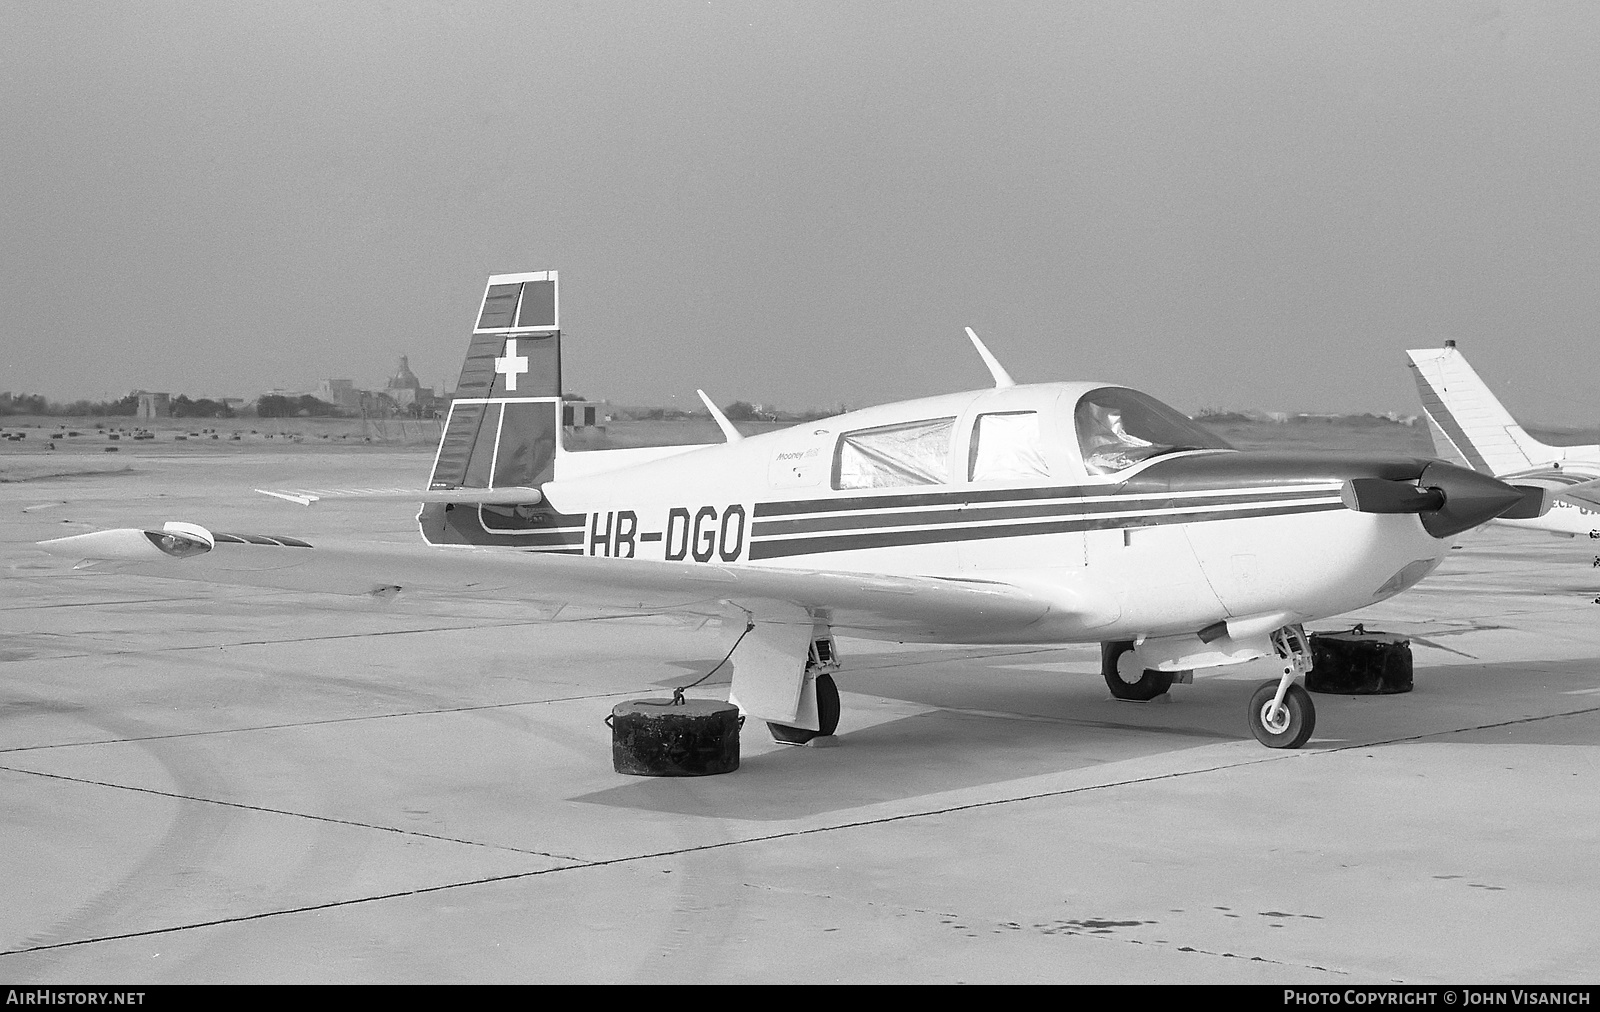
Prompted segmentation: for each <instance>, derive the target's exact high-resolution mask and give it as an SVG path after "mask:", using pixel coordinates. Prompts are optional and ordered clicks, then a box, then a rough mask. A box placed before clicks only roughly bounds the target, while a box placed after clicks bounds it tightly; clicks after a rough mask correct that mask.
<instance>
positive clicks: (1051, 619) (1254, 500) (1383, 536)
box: [42, 271, 1537, 748]
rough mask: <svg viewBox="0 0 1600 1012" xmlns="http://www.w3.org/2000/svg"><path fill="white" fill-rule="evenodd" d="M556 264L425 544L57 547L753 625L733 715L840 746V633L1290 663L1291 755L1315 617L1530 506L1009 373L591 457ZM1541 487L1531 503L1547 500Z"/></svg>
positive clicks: (496, 355) (540, 283) (253, 574)
mask: <svg viewBox="0 0 1600 1012" xmlns="http://www.w3.org/2000/svg"><path fill="white" fill-rule="evenodd" d="M557 280H558V279H557V274H556V272H555V271H547V272H538V273H529V274H502V275H494V276H491V277H490V278H489V281H488V285H487V287H486V289H485V291H484V295H483V300H482V303H481V305H480V308H479V312H478V316H477V324H476V326H475V327H474V328H473V332H472V337H471V341H470V344H469V346H468V349H467V356H466V362H465V364H464V365H463V367H462V371H461V378H460V382H459V383H458V385H457V387H456V396H455V400H454V402H453V404H452V405H451V408H450V413H449V416H448V417H447V419H446V421H445V425H444V431H443V434H442V438H441V440H440V444H439V449H438V453H437V456H436V457H435V460H434V465H433V473H432V476H431V478H430V480H429V482H428V487H427V489H425V490H415V489H412V490H406V489H288V490H260V491H266V492H267V494H270V495H277V496H279V497H281V498H285V499H289V500H291V501H294V502H299V503H305V504H311V503H314V502H320V501H323V500H332V499H341V498H342V499H355V500H362V499H365V500H384V499H404V500H410V501H420V502H421V503H422V508H421V511H420V512H419V513H418V515H417V523H418V526H419V528H420V530H421V534H422V540H423V541H424V542H425V543H426V544H425V545H418V546H393V545H370V544H369V545H360V544H357V545H342V546H341V545H331V544H318V545H315V546H313V545H312V544H310V543H309V542H307V541H303V540H300V539H295V538H287V537H274V538H268V537H262V536H258V535H248V534H227V533H215V532H212V531H209V530H207V529H205V528H203V527H200V526H198V525H194V524H188V523H182V522H172V523H167V524H166V525H165V526H164V527H163V528H161V529H159V530H154V529H152V530H142V529H137V528H128V529H121V530H107V531H97V532H93V533H88V534H80V535H76V536H73V537H67V538H61V539H57V540H54V541H47V542H43V543H42V544H43V546H44V547H45V548H46V549H47V550H48V551H50V552H52V553H54V554H56V555H59V556H65V557H68V558H72V559H76V560H80V564H81V565H86V566H88V567H90V568H91V569H101V568H110V569H112V570H114V571H119V572H130V573H136V574H140V575H149V576H164V577H176V578H180V579H193V580H202V581H211V582H218V583H242V584H255V585H263V586H270V587H278V588H288V589H299V590H305V591H324V592H336V593H348V594H373V595H377V596H379V597H389V596H392V595H394V594H405V593H407V591H418V592H422V593H444V594H456V595H464V596H476V597H479V598H488V599H496V600H528V601H530V602H559V603H573V604H588V605H595V604H597V605H601V606H605V607H612V608H617V609H626V610H628V611H640V610H654V611H662V612H667V611H675V610H677V611H704V610H708V609H709V610H717V611H720V612H721V613H724V614H731V615H738V614H740V613H742V614H743V617H744V618H745V620H746V627H745V631H744V635H743V636H742V637H741V638H740V639H739V641H738V642H737V643H736V644H735V646H734V648H733V650H732V651H731V659H732V663H733V683H732V687H731V693H730V699H731V700H732V701H733V702H734V703H736V704H737V705H738V706H739V707H740V708H741V710H743V711H744V712H745V713H746V714H748V715H751V716H754V717H757V718H758V719H761V720H764V721H766V722H767V723H768V725H769V727H770V729H771V730H772V732H773V734H774V737H775V738H777V739H778V740H779V741H784V742H789V743H793V744H800V743H804V742H806V741H808V740H810V739H811V738H813V737H815V736H818V735H830V734H833V733H834V731H835V729H836V727H837V724H838V720H839V695H838V690H837V687H836V685H835V684H834V680H833V678H832V672H834V671H836V670H837V669H838V655H837V651H836V649H835V646H834V634H835V633H845V634H849V635H854V636H860V637H866V638H876V639H888V640H898V641H919V642H935V643H990V644H993V643H1051V644H1059V643H1089V642H1098V643H1100V644H1102V648H1101V657H1102V673H1103V675H1104V677H1105V680H1106V684H1107V685H1108V686H1109V687H1110V690H1111V693H1112V694H1113V695H1114V696H1115V697H1117V698H1119V699H1128V700H1148V699H1152V698H1154V697H1156V696H1158V695H1160V694H1161V693H1164V692H1166V691H1167V690H1168V688H1169V686H1171V685H1172V684H1173V683H1174V682H1175V681H1176V682H1187V681H1190V680H1191V677H1192V673H1193V670H1194V669H1196V668H1204V667H1211V666H1216V665H1225V664H1234V663H1238V662H1243V661H1247V660H1251V659H1253V658H1257V657H1262V656H1267V655H1275V656H1276V657H1277V658H1278V660H1279V662H1280V663H1281V666H1282V671H1283V674H1282V676H1281V677H1279V678H1276V679H1273V680H1270V681H1267V682H1266V683H1264V684H1263V685H1262V686H1261V687H1260V688H1259V689H1258V690H1257V691H1256V692H1255V694H1254V696H1253V697H1252V698H1251V701H1250V704H1249V708H1248V712H1247V717H1248V721H1249V725H1250V729H1251V731H1252V733H1253V734H1254V735H1255V737H1256V738H1257V739H1258V740H1260V741H1261V742H1262V743H1263V744H1265V745H1267V746H1269V747H1273V748H1298V747H1299V746H1301V745H1302V744H1304V743H1305V742H1306V741H1307V739H1309V737H1310V735H1311V733H1312V730H1313V728H1314V726H1315V722H1316V712H1315V708H1314V707H1313V705H1312V702H1311V697H1310V695H1309V694H1308V693H1307V692H1306V690H1305V689H1304V688H1303V687H1302V686H1300V685H1299V684H1296V682H1295V678H1296V677H1297V676H1300V675H1303V674H1304V673H1305V672H1307V671H1309V670H1310V667H1311V659H1310V650H1309V648H1308V645H1307V640H1306V637H1305V635H1304V632H1303V630H1302V623H1304V622H1306V621H1310V620H1313V619H1320V618H1325V617H1328V616H1331V615H1337V614H1340V613H1342V612H1346V611H1350V610H1352V609H1355V608H1360V607H1363V606H1366V605H1369V604H1371V603H1373V602H1375V601H1380V600H1383V599H1384V598H1387V597H1389V596H1391V595H1393V594H1398V593H1400V592H1401V591H1403V590H1405V589H1406V588H1408V587H1410V586H1411V585H1412V584H1414V583H1416V582H1417V581H1418V580H1420V579H1422V578H1423V577H1424V576H1426V575H1427V574H1428V573H1429V572H1431V571H1432V570H1433V568H1434V567H1435V566H1437V565H1438V564H1439V562H1440V560H1442V559H1443V558H1444V557H1445V555H1446V554H1447V553H1448V551H1449V549H1450V544H1451V539H1452V538H1453V537H1454V536H1455V535H1457V534H1460V533H1461V532H1463V531H1466V530H1468V529H1470V528H1472V527H1475V526H1477V525H1479V524H1482V523H1484V522H1485V521H1487V520H1489V519H1491V518H1493V517H1496V516H1500V515H1502V514H1503V513H1505V512H1506V511H1508V510H1512V509H1515V508H1519V507H1522V506H1524V505H1525V501H1526V500H1527V498H1528V495H1529V494H1530V490H1524V489H1518V488H1514V487H1512V486H1511V485H1509V484H1507V483H1505V482H1502V481H1500V480H1498V479H1496V478H1494V477H1491V476H1488V475H1483V474H1478V473H1476V472H1475V471H1473V470H1471V469H1468V468H1462V467H1457V466H1455V465H1453V464H1449V463H1446V462H1444V461H1438V460H1429V459H1420V458H1412V457H1403V456H1367V455H1353V454H1337V453H1335V454H1318V455H1311V454H1281V453H1262V452H1254V451H1248V452H1247V451H1239V450H1235V449H1233V448H1231V447H1230V446H1229V445H1228V444H1227V443H1226V442H1224V441H1223V440H1222V439H1220V438H1219V437H1217V436H1216V435H1215V434H1213V433H1211V432H1209V431H1207V430H1206V429H1205V428H1203V427H1202V426H1200V425H1197V424H1196V423H1194V422H1193V421H1191V420H1189V419H1188V418H1187V417H1186V416H1184V415H1183V414H1182V413H1180V412H1178V411H1176V410H1174V409H1173V408H1171V407H1168V406H1167V405H1165V404H1163V403H1161V402H1160V401H1158V400H1156V399H1155V398H1153V397H1150V396H1148V395H1147V394H1143V393H1140V392H1138V391H1137V390H1133V389H1130V388H1128V387H1124V386H1118V385H1115V384H1110V383H1085V382H1066V383H1037V384H1018V383H1015V382H1014V381H1013V380H1012V378H1011V376H1010V375H1009V374H1008V373H1007V372H1006V370H1005V369H1004V367H1002V366H1001V364H1000V363H999V362H998V361H997V360H996V359H995V357H994V355H992V354H991V353H990V351H989V349H988V348H987V347H985V346H984V344H983V342H982V341H981V340H979V338H978V336H977V335H976V334H974V333H973V332H972V330H971V329H970V328H969V329H968V330H967V334H968V337H969V338H970V339H971V340H972V343H973V345H974V347H975V348H976V350H977V352H978V355H979V356H980V357H981V358H982V360H983V362H984V363H985V365H986V366H987V367H988V370H989V373H990V375H991V376H992V377H993V381H994V382H993V386H992V387H990V388H987V389H980V390H972V391H968V392H965V393H954V394H945V395H942V396H936V397H926V398H922V399H919V400H911V401H903V402H900V403H895V404H885V405H881V406H878V407H872V408H866V409H863V410H859V411H851V412H847V413H845V414H841V415H838V416H836V417H832V418H827V419H823V420H820V421H813V422H805V423H803V424H800V425H796V426H794V427H792V428H787V429H782V430H779V431H775V432H768V433H764V434H761V435H754V436H748V437H746V436H741V434H740V433H739V431H738V430H737V429H736V428H735V427H734V426H733V424H732V423H731V422H730V421H729V420H728V419H727V417H726V416H725V415H724V414H723V413H722V412H720V411H719V410H718V409H717V408H716V406H715V405H714V404H713V403H712V402H711V400H710V398H707V397H706V396H705V394H704V393H701V398H702V399H703V400H704V401H705V403H706V407H707V408H708V409H709V411H710V412H711V415H712V417H713V418H714V419H715V420H716V421H717V423H718V425H719V426H720V428H721V429H722V432H723V434H724V436H725V441H724V442H722V443H720V444H711V445H700V446H664V447H648V448H638V449H616V450H590V451H573V450H569V449H567V448H566V447H565V446H564V440H563V433H562V385H561V337H560V334H561V331H560V316H559V307H560V302H559V298H558V292H557ZM1531 494H1533V495H1534V496H1535V498H1537V491H1536V490H1533V491H1532V493H1531Z"/></svg>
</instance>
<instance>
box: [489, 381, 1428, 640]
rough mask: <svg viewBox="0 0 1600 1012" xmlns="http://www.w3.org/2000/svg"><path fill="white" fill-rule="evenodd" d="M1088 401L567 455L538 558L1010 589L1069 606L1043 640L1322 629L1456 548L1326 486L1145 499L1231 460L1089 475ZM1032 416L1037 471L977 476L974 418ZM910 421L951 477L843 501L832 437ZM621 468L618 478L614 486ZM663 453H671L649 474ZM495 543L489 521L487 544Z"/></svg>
mask: <svg viewBox="0 0 1600 1012" xmlns="http://www.w3.org/2000/svg"><path fill="white" fill-rule="evenodd" d="M1094 386H1095V385H1094V384H1081V383H1055V384H1038V385H1031V386H1019V387H1012V388H1005V389H996V390H985V391H974V392H967V393H961V394H951V395H946V396H941V397H933V398H927V399H924V400H920V401H911V402H902V403H899V404H892V405H885V406H882V407H878V408H870V409H866V410H862V411H857V412H852V413H849V414H846V415H841V416H838V417H834V418H829V419H825V420H822V421H818V422H809V423H804V424H801V425H797V426H794V427H792V428H789V429H784V430H781V431H777V432H771V433H767V434H764V435H759V436H751V437H748V438H745V439H742V440H739V441H736V442H732V443H727V444H722V445H714V446H704V447H695V448H688V449H684V450H673V451H665V450H664V451H653V452H652V453H641V452H638V451H599V452H591V453H582V454H564V455H563V456H561V457H558V458H557V471H556V480H555V481H553V482H550V483H548V484H547V485H545V487H544V494H545V497H546V500H547V502H548V504H549V505H550V506H551V507H553V508H554V509H555V510H557V511H559V514H560V515H561V516H562V517H563V519H561V520H560V521H559V522H558V524H557V526H556V527H555V528H552V529H550V536H549V538H548V544H547V545H546V546H544V547H543V549H542V550H548V551H558V552H562V553H564V554H584V555H604V556H613V557H616V556H622V557H633V558H642V559H665V560H683V561H693V562H701V563H708V564H715V565H722V566H729V565H756V566H767V567H784V568H797V569H810V570H831V571H846V572H861V573H896V574H916V575H922V576H934V577H943V578H948V579H953V580H976V581H983V580H994V581H1003V582H1006V583H1010V584H1015V585H1022V586H1027V587H1030V588H1033V589H1036V590H1040V591H1043V592H1046V593H1047V594H1048V595H1055V596H1056V597H1057V598H1058V599H1059V600H1061V601H1062V602H1063V604H1064V605H1070V607H1063V609H1062V610H1061V612H1060V615H1059V616H1055V617H1049V618H1047V619H1046V620H1044V621H1042V622H1041V623H1039V624H1038V625H1037V626H1036V627H1034V628H1031V629H1029V630H1028V631H1027V634H1026V635H1025V636H1020V637H1019V636H1010V637H1008V638H1009V639H1027V640H1030V641H1039V642H1072V641H1079V642H1088V641H1108V640H1119V639H1130V640H1131V639H1136V638H1142V637H1162V636H1168V635H1178V634H1183V633H1193V632H1194V631H1195V630H1197V629H1201V628H1203V627H1206V626H1209V625H1212V624H1213V623H1218V622H1247V621H1249V620H1252V619H1256V618H1261V617H1269V618H1271V619H1272V620H1273V622H1274V624H1275V625H1285V624H1291V623H1295V622H1303V621H1308V620H1312V619H1317V618H1322V617H1326V616H1329V615H1335V614H1339V613H1341V612H1345V611H1350V610H1352V609H1355V608H1360V607H1363V606H1365V605H1368V604H1371V603H1372V602H1374V601H1377V600H1381V599H1383V598H1385V597H1388V596H1390V595H1392V594H1395V593H1398V592H1400V591H1401V590H1404V589H1405V588H1406V587H1408V586H1410V585H1411V584H1413V583H1415V582H1416V581H1417V580H1419V579H1421V578H1422V577H1423V576H1424V575H1426V574H1427V573H1428V572H1429V571H1431V570H1432V568H1433V567H1434V566H1435V565H1437V563H1438V562H1439V561H1440V560H1441V559H1442V558H1443V557H1444V556H1445V554H1446V553H1447V552H1448V551H1449V548H1450V541H1449V539H1444V540H1441V539H1436V538H1434V537H1431V536H1430V535H1429V534H1428V533H1427V532H1426V531H1425V530H1424V529H1423V527H1422V525H1421V524H1420V523H1419V521H1418V519H1417V517H1416V516H1415V515H1374V514H1370V513H1358V512H1354V511H1352V510H1349V509H1346V508H1344V506H1343V505H1342V503H1341V501H1340V482H1339V481H1338V480H1337V479H1333V480H1330V479H1329V478H1328V477H1327V476H1326V475H1316V476H1311V477H1305V478H1296V477H1294V476H1292V475H1290V476H1286V477H1284V478H1282V479H1280V480H1272V481H1264V480H1261V479H1257V480H1255V481H1253V482H1250V483H1241V484H1236V485H1231V486H1230V485H1228V484H1227V483H1226V482H1222V483H1212V484H1210V485H1208V486H1197V487H1189V488H1154V489H1145V488H1142V487H1141V486H1140V485H1139V478H1140V476H1141V475H1142V474H1143V473H1145V472H1146V471H1148V470H1149V469H1151V468H1153V467H1157V466H1163V467H1168V466H1170V462H1171V461H1172V460H1173V458H1174V457H1191V458H1197V459H1198V458H1216V457H1218V456H1220V455H1222V454H1227V453H1232V452H1235V451H1217V450H1205V451H1189V452H1186V453H1178V454H1172V455H1168V456H1165V457H1157V458H1153V459H1150V460H1146V461H1143V462H1140V463H1136V464H1134V465H1132V466H1130V467H1127V468H1125V469H1123V470H1120V471H1117V472H1115V473H1109V474H1091V473H1090V470H1089V468H1087V467H1086V465H1085V462H1084V459H1083V454H1082V452H1081V450H1080V444H1079V440H1078V439H1077V438H1076V436H1075V435H1074V433H1073V431H1072V406H1073V404H1074V403H1075V402H1076V401H1077V399H1078V398H1079V397H1080V396H1081V395H1082V394H1083V392H1084V391H1086V390H1088V389H1091V388H1092V387H1094ZM1029 412H1033V413H1035V414H1036V415H1037V418H1038V420H1039V436H1038V439H1037V440H1036V445H1035V446H1034V447H1033V450H1034V459H1032V460H1031V462H1030V463H1029V464H1028V466H1029V467H1031V468H1032V469H1034V470H1035V471H1038V472H1043V473H1040V474H1037V475H1034V476H1029V477H1026V478H999V479H988V480H983V479H975V478H974V477H973V473H974V471H975V470H976V467H977V465H976V463H975V461H976V459H977V457H978V455H979V454H980V448H979V447H978V446H977V445H976V444H975V442H974V435H975V427H976V425H977V420H978V418H979V417H980V416H1013V417H1014V416H1022V415H1025V414H1027V413H1029ZM919 419H953V422H951V423H950V428H951V432H952V436H951V438H950V439H949V449H948V451H947V453H948V458H947V459H946V460H945V461H944V474H945V478H946V480H944V481H937V482H925V483H921V484H915V485H899V486H893V487H874V488H839V487H836V486H837V485H839V484H840V478H839V473H838V472H839V467H840V464H839V455H840V452H841V451H840V449H839V446H840V436H841V434H843V433H847V432H854V431H860V430H871V429H876V428H884V427H893V426H895V425H896V424H898V423H906V422H915V421H917V420H919ZM611 453H616V454H618V455H619V456H618V458H616V460H615V462H616V463H617V464H620V465H622V466H620V467H618V468H616V469H614V470H612V469H608V465H609V464H610V461H609V460H607V459H606V458H607V457H608V456H609V455H610V454H611ZM661 453H667V454H670V455H667V456H656V459H651V460H643V461H641V460H640V459H639V458H640V457H641V456H648V455H657V454H661ZM623 455H627V456H623ZM1163 461H1166V462H1169V463H1168V464H1163ZM494 526H496V518H495V517H494V516H493V515H489V520H488V521H487V522H486V524H485V530H486V531H488V530H490V528H492V527H494ZM1219 663H1220V662H1219Z"/></svg>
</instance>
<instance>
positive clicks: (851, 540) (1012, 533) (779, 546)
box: [750, 502, 1344, 562]
mask: <svg viewBox="0 0 1600 1012" xmlns="http://www.w3.org/2000/svg"><path fill="white" fill-rule="evenodd" d="M1342 509H1344V504H1343V503H1341V502H1327V503H1307V504H1305V505H1302V506H1279V507H1276V508H1258V509H1237V510H1217V511H1210V512H1206V511H1193V510H1191V511H1180V512H1173V513H1163V514H1157V515H1150V516H1140V517H1086V516H1081V515H1079V516H1075V517H1073V518H1070V519H1058V520H1047V521H1040V522H1035V523H1026V524H1005V525H999V526H993V527H935V528H918V529H915V530H905V531H871V532H867V533H860V534H835V535H830V536H826V537H816V538H792V539H790V540H787V541H776V540H772V541H753V542H751V545H750V561H751V562H758V561H760V560H762V559H783V558H789V557H792V556H795V555H817V554H822V553H827V552H852V551H861V550H863V549H868V548H894V547H903V546H906V545H932V544H944V543H947V542H951V541H987V540H990V539H993V538H1020V537H1027V536H1029V535H1036V534H1068V533H1074V532H1078V531H1094V530H1116V529H1120V528H1139V527H1158V526H1163V525H1166V524H1182V523H1202V522H1209V521H1213V520H1241V519H1246V518H1254V517H1276V516H1289V515H1291V514H1296V513H1320V512H1324V511H1328V510H1342Z"/></svg>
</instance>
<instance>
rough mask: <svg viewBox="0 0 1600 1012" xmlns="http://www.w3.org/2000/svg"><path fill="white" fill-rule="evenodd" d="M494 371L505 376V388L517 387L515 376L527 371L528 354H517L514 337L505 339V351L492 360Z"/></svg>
mask: <svg viewBox="0 0 1600 1012" xmlns="http://www.w3.org/2000/svg"><path fill="white" fill-rule="evenodd" d="M479 361H482V360H481V359H480V360H479ZM494 371H495V372H497V373H500V374H502V375H504V376H505V378H506V389H507V390H509V391H515V390H516V389H517V377H518V376H520V375H522V374H523V373H525V372H527V371H528V356H526V355H518V354H517V339H516V338H514V337H513V338H509V339H507V340H506V353H505V355H504V356H502V357H500V358H497V359H495V360H494Z"/></svg>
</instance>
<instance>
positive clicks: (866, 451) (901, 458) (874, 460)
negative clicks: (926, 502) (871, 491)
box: [833, 418, 956, 488]
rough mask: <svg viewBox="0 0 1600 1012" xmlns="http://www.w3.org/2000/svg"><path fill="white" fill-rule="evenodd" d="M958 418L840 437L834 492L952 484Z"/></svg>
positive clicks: (881, 427)
mask: <svg viewBox="0 0 1600 1012" xmlns="http://www.w3.org/2000/svg"><path fill="white" fill-rule="evenodd" d="M955 423H956V420H955V419H954V418H929V419H925V420H923V421H918V422H901V423H900V424H898V425H884V426H880V427H878V428H876V429H857V430H855V431H854V432H846V433H843V434H842V435H840V436H839V446H838V449H837V450H836V451H835V453H834V457H833V487H834V488H896V487H900V486H903V485H942V484H944V483H945V482H948V481H949V480H950V465H949V460H950V435H951V433H952V432H953V431H954V430H955Z"/></svg>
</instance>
